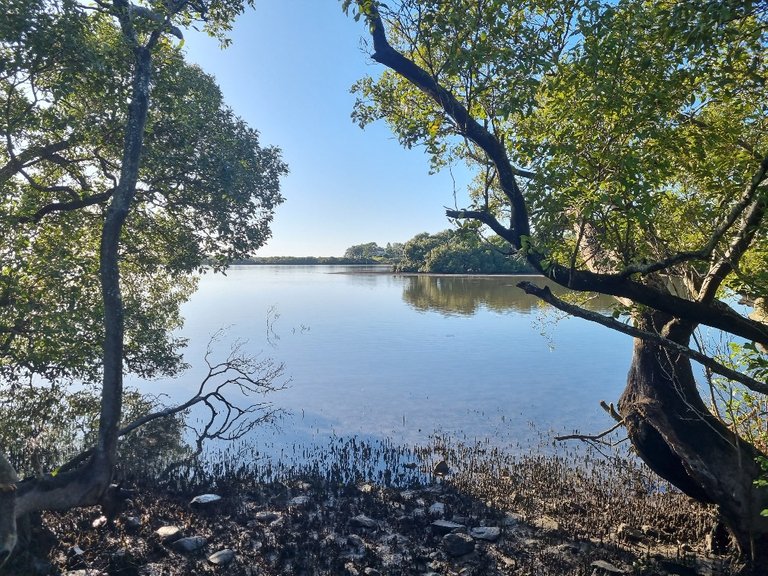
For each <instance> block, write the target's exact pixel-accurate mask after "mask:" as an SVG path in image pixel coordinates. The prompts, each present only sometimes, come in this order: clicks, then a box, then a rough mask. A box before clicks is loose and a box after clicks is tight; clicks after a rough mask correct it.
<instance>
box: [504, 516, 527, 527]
mask: <svg viewBox="0 0 768 576" xmlns="http://www.w3.org/2000/svg"><path fill="white" fill-rule="evenodd" d="M501 523H502V525H503V526H507V527H510V526H517V525H518V524H522V523H523V517H522V516H520V514H515V513H514V512H508V513H507V515H506V516H504V520H502V521H501Z"/></svg>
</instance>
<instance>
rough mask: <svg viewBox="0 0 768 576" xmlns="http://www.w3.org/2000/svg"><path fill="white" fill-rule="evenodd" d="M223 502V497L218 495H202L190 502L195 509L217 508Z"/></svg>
mask: <svg viewBox="0 0 768 576" xmlns="http://www.w3.org/2000/svg"><path fill="white" fill-rule="evenodd" d="M221 501H222V497H221V496H219V495H218V494H200V495H199V496H195V497H194V498H192V500H191V501H190V503H189V504H190V506H193V507H195V508H203V507H208V506H215V505H217V504H219V503H220V502H221Z"/></svg>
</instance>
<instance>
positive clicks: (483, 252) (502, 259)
mask: <svg viewBox="0 0 768 576" xmlns="http://www.w3.org/2000/svg"><path fill="white" fill-rule="evenodd" d="M235 264H262V265H265V264H267V265H268V264H271V265H275V264H285V265H291V264H292V265H298V266H313V265H337V266H343V265H350V264H389V265H391V266H392V269H393V270H394V271H395V272H431V273H435V274H525V273H532V272H533V269H532V268H531V267H530V266H529V265H528V264H526V263H525V262H524V261H522V260H521V259H519V258H515V257H513V256H510V255H509V254H508V253H506V252H505V251H504V242H503V241H502V240H501V238H499V237H498V236H495V235H494V236H491V237H489V238H483V237H481V236H480V235H479V234H478V233H477V231H476V230H473V229H459V230H443V231H442V232H438V233H436V234H429V233H427V232H422V233H421V234H417V235H416V236H414V237H413V238H411V239H410V240H408V241H407V242H405V243H401V242H387V245H386V246H379V245H378V244H377V243H376V242H366V243H363V244H355V245H353V246H350V247H349V248H347V249H346V250H345V251H344V256H342V257H337V256H330V257H328V256H319V257H318V256H261V257H253V258H245V259H241V260H237V261H236V262H235Z"/></svg>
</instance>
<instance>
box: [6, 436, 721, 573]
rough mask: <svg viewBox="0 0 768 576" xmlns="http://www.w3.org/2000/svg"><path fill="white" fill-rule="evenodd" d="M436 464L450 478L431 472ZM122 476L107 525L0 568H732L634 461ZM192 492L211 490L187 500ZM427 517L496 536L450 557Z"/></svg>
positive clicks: (35, 543)
mask: <svg viewBox="0 0 768 576" xmlns="http://www.w3.org/2000/svg"><path fill="white" fill-rule="evenodd" d="M388 451H389V452H388ZM392 451H395V452H397V454H394V455H393V453H392ZM398 451H399V452H398ZM442 459H445V461H446V462H447V463H448V465H449V466H450V468H451V469H452V471H451V473H449V474H448V475H447V476H445V477H436V476H434V475H433V474H432V473H431V472H432V471H433V470H434V469H435V468H434V467H435V465H436V464H437V462H439V461H440V460H442ZM133 482H134V484H133V487H134V490H135V493H134V495H133V497H132V498H131V500H130V501H129V502H127V505H126V509H125V510H124V511H123V512H122V513H121V514H120V516H119V518H118V519H117V521H116V523H115V525H114V526H112V527H109V526H107V525H106V524H103V525H101V526H99V527H96V528H94V521H96V520H97V519H98V518H99V517H100V515H101V510H100V509H98V508H89V509H81V510H74V511H70V512H68V513H65V514H59V513H46V514H44V515H43V517H42V519H41V520H42V522H41V526H40V527H38V528H34V529H33V530H32V543H31V545H30V546H29V549H28V552H27V553H17V554H16V555H15V557H14V558H13V559H12V562H11V563H10V564H9V565H8V566H6V567H5V569H4V571H0V573H2V574H13V575H26V574H29V575H32V574H41V575H42V574H62V573H63V574H66V573H67V571H74V570H87V572H74V574H83V575H84V574H89V575H97V574H102V573H103V574H109V575H115V576H117V575H120V576H138V575H144V576H171V575H182V574H185V575H186V574H227V575H232V576H240V575H249V576H256V575H258V576H271V575H290V574H296V575H315V574H317V575H326V574H327V575H350V576H354V575H356V574H361V575H362V574H368V575H369V576H375V575H376V574H390V575H417V574H418V575H425V574H433V575H436V574H439V575H442V576H449V575H467V576H468V575H489V576H493V575H496V574H510V575H512V574H514V575H515V576H527V575H531V576H533V575H536V576H546V575H558V576H559V575H588V576H591V575H595V576H602V575H607V574H611V573H612V572H611V570H612V569H615V570H616V571H617V572H615V573H625V574H635V575H647V576H650V575H659V576H662V575H671V574H677V575H680V576H683V575H689V574H690V575H693V574H701V575H727V574H733V573H735V569H736V566H735V564H734V563H733V561H732V560H733V559H732V557H731V556H729V555H728V552H729V550H727V549H726V550H724V552H725V555H723V556H714V555H712V554H710V553H708V541H710V540H711V532H712V529H713V526H715V514H714V512H713V510H712V509H710V508H706V507H703V506H701V505H698V504H696V503H695V502H693V501H691V500H690V499H689V498H687V497H686V496H684V495H682V494H680V493H679V492H677V491H675V490H673V489H671V488H670V487H669V486H665V485H664V484H660V483H658V482H657V481H656V480H654V479H653V477H652V476H651V474H650V473H649V472H648V471H647V470H646V469H644V468H643V467H642V466H640V465H638V464H637V463H636V462H635V461H634V460H632V459H631V458H624V457H617V456H614V457H611V458H603V457H598V456H597V455H594V454H593V455H590V454H584V453H579V454H571V455H566V456H563V455H549V456H533V455H529V456H512V455H509V454H505V453H504V452H502V451H499V450H495V449H490V448H487V447H478V446H473V447H468V446H464V445H454V446H449V445H447V444H445V443H443V442H439V443H437V444H436V445H435V446H432V447H430V448H429V449H417V450H409V451H403V450H402V449H399V448H392V447H391V446H383V447H382V446H379V445H377V446H373V447H372V446H371V445H369V444H365V443H360V442H351V443H348V444H346V445H344V446H341V445H339V446H337V447H335V448H332V449H330V450H329V451H328V452H327V453H325V454H324V455H323V457H322V458H321V459H317V458H316V459H315V460H314V462H313V463H311V464H308V463H306V462H305V463H304V464H302V465H300V466H292V467H284V468H282V469H281V470H280V471H279V472H276V471H275V470H274V469H272V468H270V469H269V470H265V469H263V468H262V469H261V471H257V470H256V469H255V467H251V468H250V469H247V470H246V469H245V468H243V467H240V468H238V469H234V468H232V467H230V468H227V467H226V466H225V467H224V468H217V469H216V471H215V472H212V471H211V470H210V469H208V471H207V472H202V471H201V470H200V469H198V470H197V471H196V473H195V474H191V473H190V471H187V472H186V473H185V474H184V475H179V476H177V477H176V478H175V479H174V480H173V481H170V480H169V481H165V482H163V483H158V482H154V481H153V482H150V481H148V480H147V479H146V478H144V479H141V478H139V479H135V478H134V479H133ZM202 493H213V494H217V495H219V496H221V497H222V499H221V500H220V501H219V502H218V503H214V504H212V505H209V506H208V507H201V508H200V507H193V506H192V505H190V500H191V498H192V497H193V496H195V495H198V494H202ZM297 497H298V498H297ZM435 505H436V506H435ZM260 513H261V514H260ZM267 513H273V514H267ZM362 516H364V517H366V519H365V520H363V519H361V517H362ZM439 519H443V520H453V521H455V522H456V523H458V524H461V525H463V526H465V528H458V529H456V532H459V533H467V532H469V531H470V530H471V529H472V528H474V527H478V526H486V527H497V528H499V529H500V536H499V537H498V539H496V540H495V541H487V540H483V539H478V538H474V539H472V542H473V543H474V547H473V548H474V550H473V551H471V552H470V553H468V554H463V555H460V556H452V555H451V549H450V548H449V546H448V542H446V541H444V540H443V535H444V531H440V530H439V529H437V528H436V527H434V526H433V525H432V523H433V522H434V521H435V520H439ZM368 520H370V522H369V521H368ZM99 523H100V522H99V521H97V522H96V524H97V525H98V524H99ZM163 526H176V527H178V528H179V529H180V531H181V535H182V536H202V537H204V538H205V539H206V543H205V545H204V546H203V547H202V548H201V549H200V550H199V551H196V552H191V553H183V552H179V551H176V549H175V548H174V545H173V544H172V543H171V542H169V541H166V542H163V541H161V538H160V537H159V536H158V534H157V533H156V530H158V529H159V528H161V527H163ZM461 538H463V539H464V540H470V538H468V537H465V536H462V537H461ZM469 546H470V547H472V544H471V543H470V544H469ZM225 549H227V550H232V551H233V552H234V558H233V559H232V560H231V562H229V563H227V564H226V565H219V566H217V565H214V564H213V563H211V561H210V560H209V556H210V555H211V554H213V553H214V552H217V551H220V550H225ZM730 552H731V553H732V552H733V551H732V550H730ZM618 571H620V572H618Z"/></svg>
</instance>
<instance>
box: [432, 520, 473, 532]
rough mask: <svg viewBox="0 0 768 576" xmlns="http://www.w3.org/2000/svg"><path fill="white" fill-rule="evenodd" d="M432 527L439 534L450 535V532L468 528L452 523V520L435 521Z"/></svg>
mask: <svg viewBox="0 0 768 576" xmlns="http://www.w3.org/2000/svg"><path fill="white" fill-rule="evenodd" d="M430 526H432V530H434V531H435V532H437V533H438V534H448V533H449V532H453V531H454V530H458V529H460V528H466V526H464V524H459V523H458V522H451V521H450V520H435V521H434V522H432V524H430Z"/></svg>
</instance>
